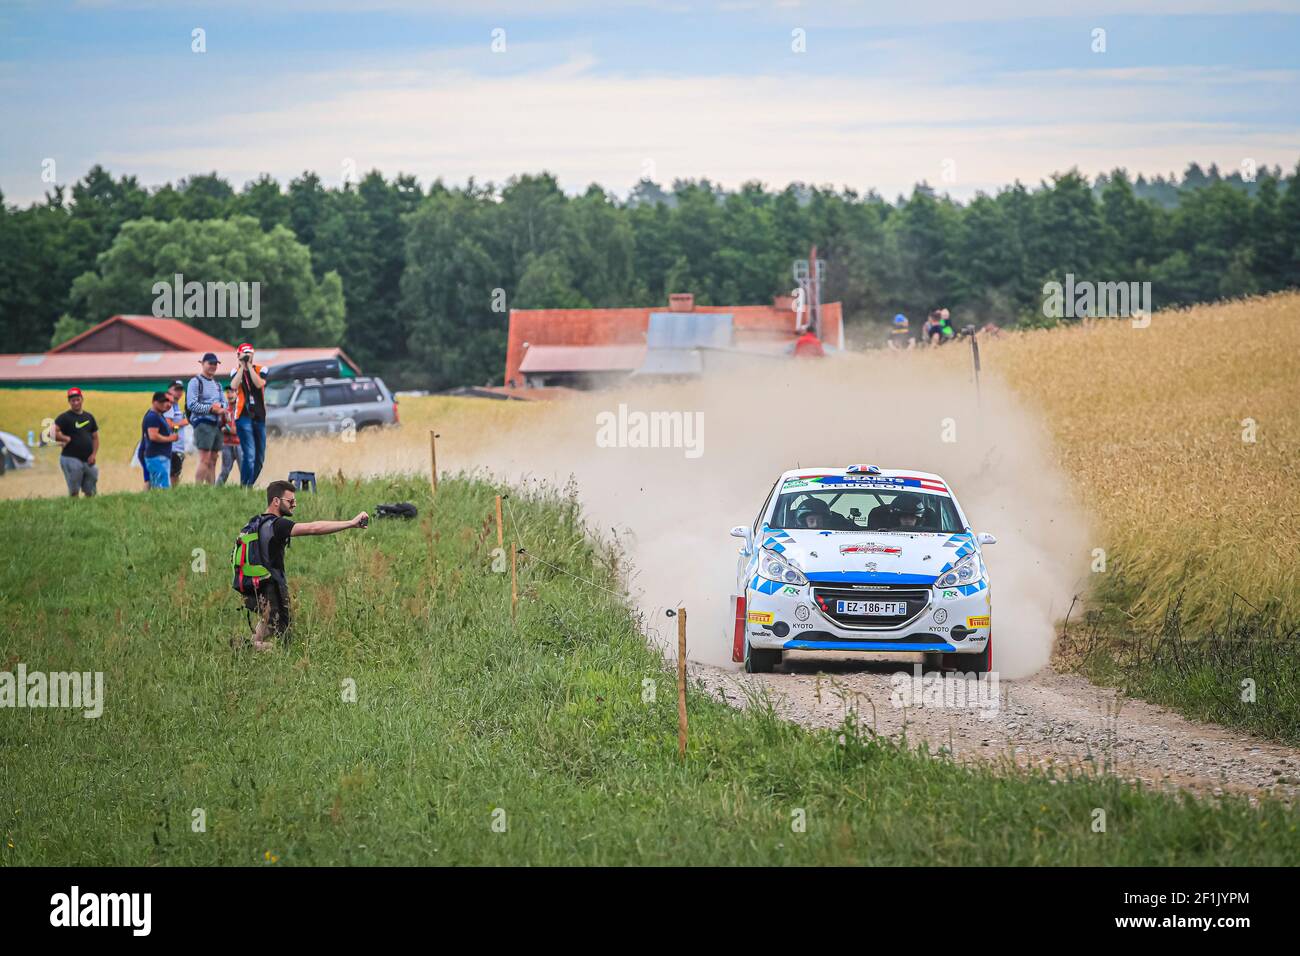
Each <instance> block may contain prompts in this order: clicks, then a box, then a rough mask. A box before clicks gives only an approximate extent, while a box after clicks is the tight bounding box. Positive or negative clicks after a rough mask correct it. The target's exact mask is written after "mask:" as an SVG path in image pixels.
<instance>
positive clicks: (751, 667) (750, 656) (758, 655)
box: [745, 641, 783, 674]
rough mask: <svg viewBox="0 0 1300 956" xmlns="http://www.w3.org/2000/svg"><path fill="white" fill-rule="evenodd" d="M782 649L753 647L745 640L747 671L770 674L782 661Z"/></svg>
mask: <svg viewBox="0 0 1300 956" xmlns="http://www.w3.org/2000/svg"><path fill="white" fill-rule="evenodd" d="M782 656H783V655H782V654H781V652H780V651H772V650H767V649H765V648H761V647H753V646H751V645H750V643H749V641H745V672H746V673H749V674H770V673H771V672H772V669H773V668H774V667H776V666H777V665H778V664H780V663H781V657H782Z"/></svg>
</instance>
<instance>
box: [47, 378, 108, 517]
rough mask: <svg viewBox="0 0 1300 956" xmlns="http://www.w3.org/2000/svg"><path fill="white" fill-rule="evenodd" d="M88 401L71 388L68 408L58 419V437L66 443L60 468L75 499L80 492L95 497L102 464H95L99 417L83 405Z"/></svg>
mask: <svg viewBox="0 0 1300 956" xmlns="http://www.w3.org/2000/svg"><path fill="white" fill-rule="evenodd" d="M84 403H85V396H83V395H82V394H81V389H79V388H70V389H68V410H67V411H66V412H64V413H63V414H62V415H60V416H59V417H58V418H56V419H54V440H55V441H56V442H58V443H59V444H60V445H62V446H63V451H62V452H60V454H59V467H60V468H61V469H62V470H63V479H64V481H66V482H67V483H68V494H69V495H71V496H72V497H73V498H75V497H77V495H78V494H84V495H85V496H86V497H87V498H93V497H94V496H95V491H96V489H97V487H98V485H99V466H98V465H96V464H95V457H96V456H97V455H98V454H99V425H98V423H97V422H96V421H95V416H94V415H92V414H90V412H88V411H86V410H85V409H84V408H83V407H82V406H83V405H84Z"/></svg>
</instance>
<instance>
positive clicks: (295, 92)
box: [0, 0, 1300, 203]
mask: <svg viewBox="0 0 1300 956" xmlns="http://www.w3.org/2000/svg"><path fill="white" fill-rule="evenodd" d="M912 6H915V7H918V8H922V7H923V9H916V10H912V9H908V8H907V7H908V5H903V4H881V3H871V4H850V3H835V2H823V3H797V2H788V3H750V2H744V0H737V2H724V3H714V4H703V3H701V4H695V3H692V4H687V3H680V4H674V3H659V2H651V0H647V2H642V3H620V2H617V0H606V2H591V0H567V2H556V3H516V2H511V0H487V2H483V3H464V2H460V3H448V2H440V0H424V2H418V3H417V2H405V0H388V2H381V3H377V4H364V3H354V2H346V3H344V2H326V3H306V2H293V0H288V2H275V0H261V2H250V0H231V2H227V3H224V4H220V5H212V4H207V3H191V2H186V0H173V2H171V3H154V2H146V0H136V2H129V0H124V2H115V0H100V2H88V3H80V4H77V3H59V2H45V3H28V2H25V0H19V2H16V3H15V2H9V3H7V4H6V5H4V6H3V7H0V130H2V132H0V190H3V192H4V194H5V197H6V199H7V201H9V202H18V203H27V202H30V201H32V200H34V199H38V198H39V197H40V196H41V195H42V193H43V192H44V191H45V190H46V189H48V188H49V184H48V183H46V182H43V181H42V178H41V176H42V169H43V166H42V164H43V163H45V162H46V160H53V161H54V171H55V176H56V179H57V181H58V182H62V183H67V182H71V181H73V180H75V179H76V178H78V177H79V176H81V175H82V174H83V173H84V172H85V171H86V169H88V168H89V167H90V166H91V165H93V164H94V163H97V162H98V163H102V164H104V165H105V166H107V167H108V168H109V169H110V170H111V171H113V172H114V173H115V174H120V173H131V174H134V175H136V176H138V177H139V178H140V179H141V181H142V182H145V183H147V184H150V185H156V184H160V183H162V182H165V181H169V180H176V179H178V178H180V177H183V176H185V175H187V174H190V173H196V172H208V171H212V170H216V171H217V172H219V173H221V174H222V175H223V176H226V177H227V178H229V179H230V180H231V181H232V182H233V183H234V184H235V185H236V186H239V185H242V183H244V182H245V181H246V180H248V179H251V178H253V177H255V176H256V175H258V174H259V173H261V172H268V173H271V174H272V175H274V176H276V177H277V178H278V179H280V180H281V181H282V182H287V181H288V180H289V179H290V178H292V177H293V176H295V175H297V174H299V173H300V172H302V171H303V170H304V169H308V168H310V169H314V170H316V171H317V172H318V173H320V175H321V176H322V177H323V178H324V179H325V180H326V181H327V182H338V181H339V180H340V179H341V178H342V176H343V175H344V174H345V172H346V171H347V170H348V169H351V168H355V169H358V170H361V171H365V170H367V169H370V168H378V169H380V170H382V171H383V172H384V173H385V174H387V175H393V174H395V173H397V172H399V171H400V172H409V173H414V174H415V175H417V176H418V177H419V178H420V179H421V181H422V182H425V183H426V184H427V183H428V182H429V181H431V180H432V179H434V178H436V177H441V178H443V179H444V180H445V181H447V182H454V183H460V182H464V181H465V179H466V178H468V177H469V176H474V177H476V178H477V179H479V180H480V181H482V180H495V181H498V182H499V181H502V180H504V179H505V178H506V177H508V176H510V175H512V174H515V173H520V172H535V171H540V170H543V169H545V170H549V171H551V172H553V173H555V174H556V175H557V176H558V177H559V178H560V181H561V183H562V185H563V186H564V187H565V188H566V189H569V190H572V191H577V190H581V189H583V188H584V187H585V186H586V185H587V184H588V183H590V182H599V183H601V184H602V185H604V186H606V187H607V188H610V189H612V190H614V191H615V192H618V193H620V194H622V193H625V192H626V190H627V189H628V188H630V187H631V186H632V184H633V183H635V182H636V181H637V180H638V179H639V178H641V177H642V176H643V175H650V176H651V177H652V178H654V179H656V180H658V181H660V182H663V183H665V184H667V183H669V182H671V181H672V180H673V179H674V178H678V177H709V178H711V179H714V180H716V181H720V182H722V183H724V184H725V185H728V186H736V185H739V184H740V183H742V182H744V181H747V180H754V179H756V180H760V181H762V182H764V183H766V184H768V185H769V186H775V187H780V186H784V185H785V184H786V183H788V182H790V181H792V180H800V181H805V182H814V183H819V184H830V185H835V186H849V187H852V188H854V189H858V190H861V191H865V190H867V189H871V188H875V189H877V190H879V191H880V192H881V193H883V194H884V195H886V196H888V197H891V198H892V197H893V196H895V195H897V194H898V193H900V192H906V191H909V190H910V188H911V186H912V184H914V183H915V182H917V181H920V180H926V181H928V182H930V183H931V184H932V185H934V186H936V187H937V188H939V189H941V190H946V191H948V192H951V193H952V194H953V195H955V196H958V197H961V198H966V197H969V196H970V195H972V194H974V192H976V191H977V190H981V189H983V190H992V189H996V188H997V187H998V186H1001V185H1004V184H1006V183H1009V182H1011V181H1013V180H1015V179H1020V180H1022V181H1024V182H1027V183H1036V182H1037V181H1038V180H1040V179H1042V178H1044V177H1046V176H1048V175H1050V174H1051V173H1052V172H1053V171H1057V170H1064V169H1067V168H1070V167H1071V166H1077V167H1078V168H1079V169H1081V170H1083V171H1084V172H1086V173H1089V174H1095V173H1097V172H1099V171H1103V170H1107V169H1110V168H1112V167H1115V166H1124V167H1127V168H1129V169H1130V170H1133V171H1144V172H1147V173H1149V174H1151V173H1157V172H1170V171H1175V170H1177V171H1181V169H1182V168H1183V167H1184V166H1185V164H1186V163H1187V162H1188V161H1190V160H1196V161H1198V162H1201V163H1202V164H1206V165H1208V164H1209V163H1211V162H1217V163H1218V164H1219V165H1220V167H1221V168H1223V169H1225V170H1232V169H1237V168H1239V167H1240V166H1241V164H1242V163H1243V162H1253V163H1254V164H1256V165H1263V164H1268V165H1273V164H1275V163H1280V164H1282V165H1283V166H1284V167H1286V168H1288V169H1290V168H1293V167H1294V165H1295V163H1296V160H1297V159H1300V64H1297V58H1296V53H1297V51H1300V0H1269V2H1257V0H1243V2H1239V3H1232V4H1228V3H1212V2H1206V0H1183V2H1180V3H1169V2H1163V0H1128V2H1124V3H1110V2H1107V0H1090V2H1087V3H1080V2H1074V0H1062V2H1058V3H1054V4H1050V5H1049V4H1039V3H1023V2H1020V3H1016V2H1007V0H1002V2H996V0H995V2H988V3H983V4H980V3H959V2H952V0H930V2H927V3H925V4H915V5H912ZM1175 11H1177V12H1175ZM1049 12H1050V15H1045V13H1049ZM196 28H202V29H203V30H204V31H205V33H206V37H205V39H206V46H207V50H206V52H204V53H194V52H192V51H191V34H192V31H193V30H194V29H196ZM1098 28H1100V29H1103V30H1105V51H1104V52H1094V50H1093V46H1094V36H1093V31H1094V30H1096V29H1098ZM494 30H504V38H505V50H504V51H501V52H494V51H493V49H492V41H493V31H494ZM795 31H802V34H800V35H801V36H802V37H803V40H804V47H805V49H804V52H796V51H795V50H794V49H793V48H792V47H793V46H794V45H795V44H796V34H795ZM45 168H48V164H47V166H46V167H45Z"/></svg>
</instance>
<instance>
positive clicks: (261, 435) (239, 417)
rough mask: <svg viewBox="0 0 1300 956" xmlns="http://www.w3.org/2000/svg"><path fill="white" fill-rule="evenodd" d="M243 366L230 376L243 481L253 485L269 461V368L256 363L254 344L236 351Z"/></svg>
mask: <svg viewBox="0 0 1300 956" xmlns="http://www.w3.org/2000/svg"><path fill="white" fill-rule="evenodd" d="M236 355H237V356H238V358H239V363H238V365H239V367H238V368H237V369H235V374H234V375H232V376H231V377H230V387H231V388H233V389H234V390H235V430H236V432H237V433H238V435H239V483H240V484H241V485H244V486H246V487H251V486H252V485H253V484H254V483H255V482H256V481H257V476H258V475H260V474H261V473H262V463H263V462H264V461H265V460H266V397H265V396H266V367H265V366H262V365H254V364H253V346H251V345H249V344H248V343H247V342H245V343H244V344H242V345H241V346H239V349H238V350H237V352H236Z"/></svg>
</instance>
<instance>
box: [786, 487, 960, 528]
mask: <svg viewBox="0 0 1300 956" xmlns="http://www.w3.org/2000/svg"><path fill="white" fill-rule="evenodd" d="M768 524H769V525H770V526H771V527H773V528H779V529H782V530H786V531H793V530H797V529H803V528H817V529H819V530H824V531H901V532H904V533H912V534H914V533H918V532H919V533H922V534H955V533H957V532H959V531H964V530H965V529H964V528H963V527H962V525H961V519H960V518H959V517H958V516H957V509H956V507H954V506H953V503H952V499H951V498H949V497H947V496H946V495H932V494H928V493H926V492H919V491H902V492H900V491H892V490H891V491H885V490H883V489H876V488H826V489H824V490H810V491H791V492H787V493H785V494H783V495H781V497H779V498H778V499H777V500H776V509H775V510H774V511H773V512H772V518H771V520H770V521H769V522H768Z"/></svg>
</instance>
